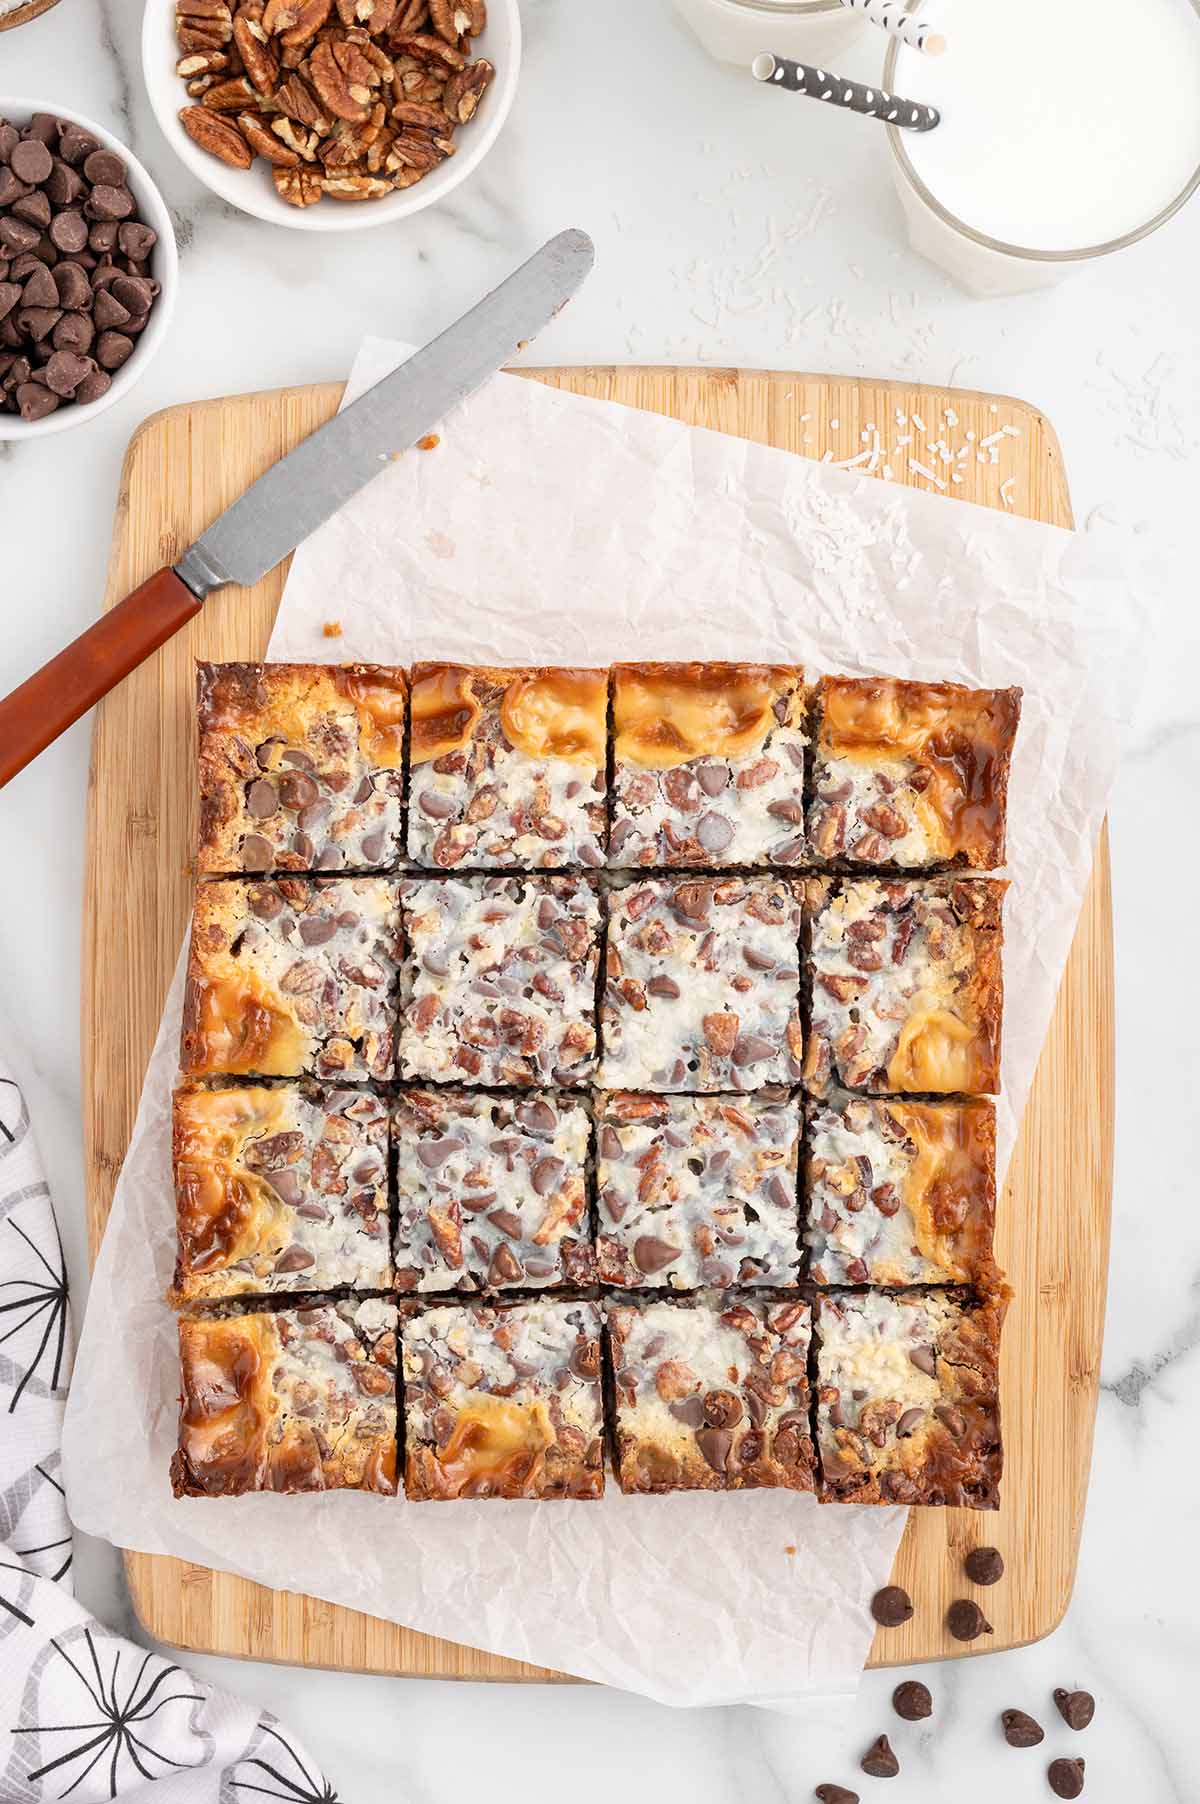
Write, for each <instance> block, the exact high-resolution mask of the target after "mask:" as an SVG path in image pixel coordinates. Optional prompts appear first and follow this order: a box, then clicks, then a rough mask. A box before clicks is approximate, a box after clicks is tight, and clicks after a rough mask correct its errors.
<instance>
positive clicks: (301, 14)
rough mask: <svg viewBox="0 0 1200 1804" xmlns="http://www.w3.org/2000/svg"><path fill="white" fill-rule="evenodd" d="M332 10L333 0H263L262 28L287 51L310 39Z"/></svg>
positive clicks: (308, 41)
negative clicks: (265, 2)
mask: <svg viewBox="0 0 1200 1804" xmlns="http://www.w3.org/2000/svg"><path fill="white" fill-rule="evenodd" d="M332 11H333V0H267V7H266V11H265V12H264V13H263V28H264V30H266V31H267V32H269V33H270V34H271V36H272V37H278V39H279V41H280V43H281V44H284V45H286V46H287V47H288V49H291V50H294V49H298V48H299V47H300V46H301V45H302V44H311V42H312V40H313V39H314V38H315V37H316V35H317V33H318V32H319V31H320V29H321V27H322V25H324V23H325V21H326V19H328V17H329V15H330V13H331V12H332Z"/></svg>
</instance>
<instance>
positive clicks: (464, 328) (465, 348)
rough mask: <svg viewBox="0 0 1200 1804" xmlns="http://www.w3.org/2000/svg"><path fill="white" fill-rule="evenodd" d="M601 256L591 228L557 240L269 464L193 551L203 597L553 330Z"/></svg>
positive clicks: (273, 560) (272, 554)
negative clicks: (555, 320)
mask: <svg viewBox="0 0 1200 1804" xmlns="http://www.w3.org/2000/svg"><path fill="white" fill-rule="evenodd" d="M595 260H596V249H595V246H594V245H593V243H592V241H591V239H590V238H589V237H588V236H587V234H586V232H579V231H567V232H560V233H559V234H558V236H557V237H556V238H551V239H550V240H549V242H548V243H546V244H544V245H543V246H542V248H541V250H540V251H537V252H536V253H535V254H534V255H533V256H532V257H530V259H529V261H528V262H527V263H523V264H522V265H521V267H520V269H517V270H514V271H513V273H512V275H511V276H509V277H508V279H507V281H504V282H501V284H500V286H499V287H498V288H494V289H493V290H492V292H491V294H489V295H487V296H486V297H485V298H484V299H483V300H482V301H480V302H479V304H478V306H476V307H472V309H471V311H470V312H469V313H465V314H464V315H463V317H462V318H461V319H460V320H457V321H456V322H455V324H454V325H452V326H448V327H447V329H446V330H445V331H444V332H442V333H441V334H440V335H439V336H438V337H437V338H435V339H433V340H432V341H431V342H430V343H429V344H427V345H426V346H425V347H424V349H423V350H420V351H416V352H414V354H413V355H412V356H411V357H410V358H409V359H408V361H407V362H406V363H402V364H401V365H400V367H399V369H396V370H393V372H392V374H391V375H390V376H385V377H384V378H383V380H382V381H381V382H377V383H376V384H375V385H374V387H373V388H369V389H368V390H367V392H366V394H364V395H360V396H359V398H358V400H357V401H355V402H353V403H352V404H351V406H349V407H346V408H344V409H343V410H342V412H341V413H339V414H335V415H334V417H333V419H332V420H329V421H327V423H326V424H325V425H324V426H321V427H319V428H318V429H317V431H316V432H314V433H312V434H311V435H310V436H309V437H308V438H306V439H305V440H304V441H303V442H302V443H301V444H299V445H297V446H296V448H295V450H294V451H289V452H288V454H287V456H286V457H282V458H280V460H279V462H278V463H277V464H272V466H271V468H270V469H269V470H266V471H264V472H263V474H262V475H261V476H260V477H259V478H258V480H257V482H253V483H251V485H250V487H249V488H248V489H247V490H246V492H245V494H244V495H241V496H239V498H238V499H237V500H236V501H235V502H234V503H233V505H232V506H231V507H227V508H226V509H225V512H224V513H223V514H221V515H220V516H219V517H218V518H217V519H216V520H214V521H213V523H212V525H211V526H210V527H209V528H208V529H207V531H205V532H203V533H201V535H200V537H199V538H198V539H197V540H196V543H195V544H194V545H192V546H190V547H189V548H188V550H187V551H185V552H184V554H183V556H182V557H181V558H180V560H179V562H178V563H177V564H176V565H175V573H176V575H177V576H179V577H181V578H182V580H183V581H184V582H185V583H186V584H187V586H188V588H189V589H191V591H192V593H193V594H194V595H198V596H200V597H201V599H203V597H204V596H205V595H207V594H208V593H209V591H210V590H212V589H218V588H220V587H221V586H222V585H223V584H224V583H241V584H243V585H249V584H250V583H256V582H257V581H258V580H259V578H260V577H262V576H265V575H266V573H267V571H268V570H272V569H274V567H275V565H276V564H277V563H278V562H279V560H280V559H281V558H284V557H286V556H287V555H288V553H289V552H290V551H294V550H295V549H296V546H297V545H299V544H300V542H301V540H303V539H306V538H307V537H308V535H309V534H310V533H311V532H314V531H315V530H316V528H317V527H318V526H320V525H322V524H323V522H324V521H326V520H328V519H329V517H330V515H331V514H335V513H336V512H337V510H338V508H339V507H341V506H342V505H343V503H344V502H346V501H348V500H349V499H350V497H351V495H355V494H357V492H358V490H359V489H361V488H362V487H363V485H364V484H365V483H368V482H370V481H371V479H372V477H374V476H378V475H379V473H380V471H381V470H382V469H383V468H384V466H385V465H386V464H387V462H388V461H389V460H390V459H391V458H392V457H393V456H394V455H395V454H396V453H397V452H399V451H407V450H408V449H409V447H410V446H412V445H415V444H416V442H417V440H418V439H419V438H421V437H423V436H424V434H425V433H427V432H428V431H430V429H431V428H432V427H434V426H436V425H437V424H438V422H439V420H441V419H443V418H444V417H445V415H446V414H447V413H449V412H450V409H451V408H452V407H455V406H457V404H458V403H459V402H460V401H464V400H466V398H467V396H468V395H470V394H473V393H474V391H475V390H476V389H477V388H479V387H480V386H481V385H482V384H483V383H484V382H486V381H487V379H488V377H489V376H492V375H494V374H495V372H496V371H497V370H498V369H499V368H500V367H501V365H502V364H504V363H505V362H507V360H508V359H509V358H510V357H513V356H515V355H516V352H517V350H518V348H519V347H520V346H521V345H522V344H524V343H527V342H528V340H529V339H531V338H533V337H535V335H536V334H537V333H538V332H540V331H541V329H542V327H543V326H545V325H548V324H549V322H550V321H551V320H552V319H553V318H554V315H555V314H556V313H557V312H558V311H559V309H560V308H561V307H563V306H564V305H565V304H566V302H567V301H569V300H570V299H571V296H572V295H573V294H575V293H576V291H577V290H578V289H579V288H580V286H581V285H582V283H583V281H584V279H585V278H586V276H587V275H588V273H589V271H590V270H591V268H592V265H593V264H594V262H595Z"/></svg>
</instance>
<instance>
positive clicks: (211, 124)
mask: <svg viewBox="0 0 1200 1804" xmlns="http://www.w3.org/2000/svg"><path fill="white" fill-rule="evenodd" d="M179 123H180V125H182V127H183V129H184V131H185V132H186V133H187V135H188V137H189V138H190V139H191V140H192V142H193V143H194V144H198V145H199V146H200V148H201V150H207V151H208V152H209V154H210V155H211V156H214V157H219V158H220V160H221V162H222V163H228V164H229V166H230V168H231V169H249V167H250V165H251V163H252V162H253V161H254V158H253V156H252V155H251V153H250V146H249V145H248V144H247V143H246V140H245V138H243V136H242V134H241V132H240V131H239V130H238V129H237V126H236V125H231V124H230V123H229V121H228V119H222V118H219V117H218V115H217V114H216V113H212V112H209V111H207V110H206V109H205V108H204V107H203V106H185V107H181V108H180V112H179Z"/></svg>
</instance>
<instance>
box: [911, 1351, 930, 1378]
mask: <svg viewBox="0 0 1200 1804" xmlns="http://www.w3.org/2000/svg"><path fill="white" fill-rule="evenodd" d="M908 1358H909V1363H910V1365H914V1366H916V1368H917V1370H918V1372H924V1373H925V1376H926V1377H927V1378H932V1377H933V1376H934V1373H935V1371H936V1369H937V1368H936V1365H935V1363H934V1357H933V1348H932V1347H914V1348H913V1349H912V1351H911V1352H910V1353H909V1356H908Z"/></svg>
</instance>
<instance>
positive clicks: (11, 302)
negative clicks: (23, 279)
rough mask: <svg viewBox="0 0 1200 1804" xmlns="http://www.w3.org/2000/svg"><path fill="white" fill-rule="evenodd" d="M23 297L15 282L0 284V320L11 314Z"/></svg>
mask: <svg viewBox="0 0 1200 1804" xmlns="http://www.w3.org/2000/svg"><path fill="white" fill-rule="evenodd" d="M23 298H24V297H23V296H22V294H21V290H20V289H19V288H18V286H17V284H16V283H15V282H0V319H4V318H5V317H6V315H7V314H9V313H11V312H12V310H13V308H14V307H15V306H16V304H17V302H18V301H19V300H22V299H23Z"/></svg>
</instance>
